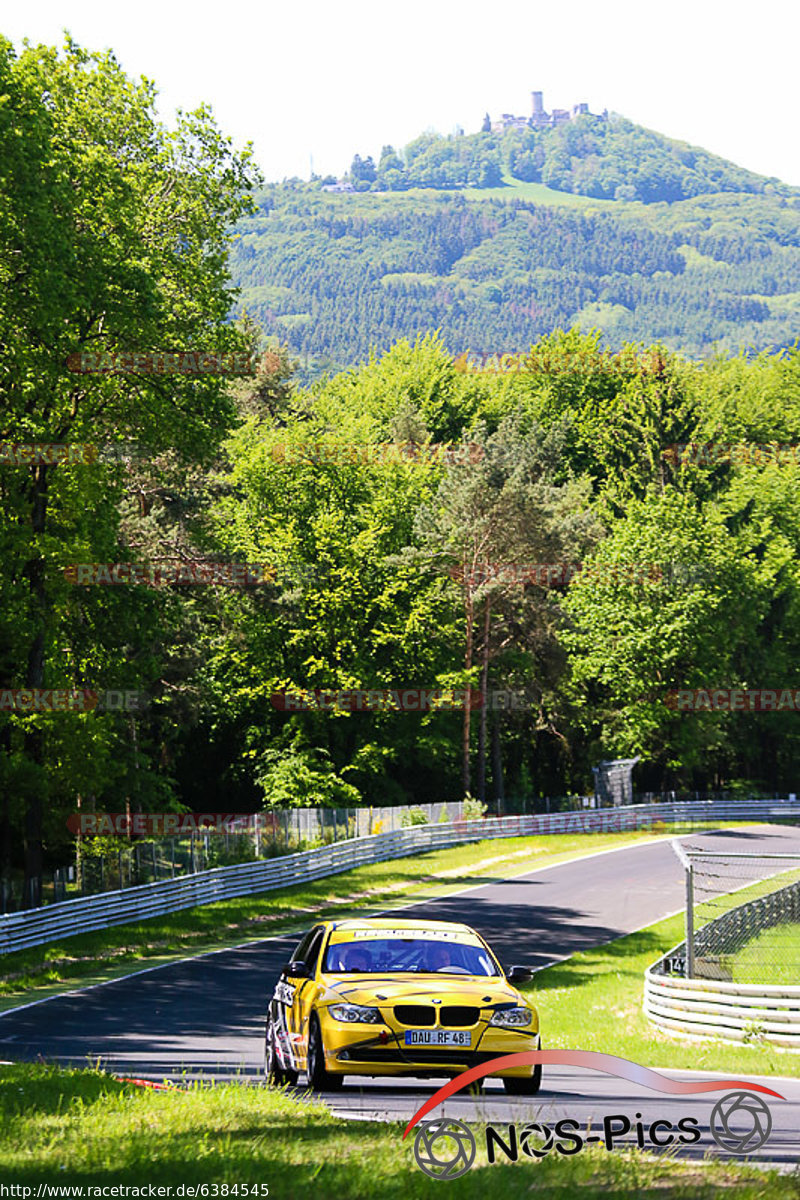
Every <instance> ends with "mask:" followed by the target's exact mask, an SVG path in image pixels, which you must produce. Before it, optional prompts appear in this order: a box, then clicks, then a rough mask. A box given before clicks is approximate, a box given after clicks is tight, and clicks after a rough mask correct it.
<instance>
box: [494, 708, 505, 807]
mask: <svg viewBox="0 0 800 1200" xmlns="http://www.w3.org/2000/svg"><path fill="white" fill-rule="evenodd" d="M492 776H493V779H494V798H495V802H496V805H497V815H498V817H502V815H503V813H504V812H505V807H506V797H505V787H504V785H503V754H502V747H501V745H500V714H499V713H494V714H493V715H492Z"/></svg>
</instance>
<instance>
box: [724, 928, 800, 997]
mask: <svg viewBox="0 0 800 1200" xmlns="http://www.w3.org/2000/svg"><path fill="white" fill-rule="evenodd" d="M725 962H726V966H728V968H729V969H730V972H731V975H732V976H733V982H734V983H767V984H786V986H787V987H797V983H798V979H800V925H798V924H794V925H788V924H787V925H775V926H773V927H772V929H765V930H764V932H763V933H760V934H759V935H758V937H755V938H752V939H751V940H750V941H749V942H748V943H747V945H746V946H743V947H742V949H741V950H739V952H738V953H737V954H734V955H731V956H730V957H726V959H725Z"/></svg>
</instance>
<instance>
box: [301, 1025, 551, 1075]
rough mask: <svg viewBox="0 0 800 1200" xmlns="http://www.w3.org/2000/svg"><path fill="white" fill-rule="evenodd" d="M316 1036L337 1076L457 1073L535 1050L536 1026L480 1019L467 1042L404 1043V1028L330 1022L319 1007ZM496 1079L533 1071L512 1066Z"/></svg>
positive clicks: (537, 1041)
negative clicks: (506, 1025)
mask: <svg viewBox="0 0 800 1200" xmlns="http://www.w3.org/2000/svg"><path fill="white" fill-rule="evenodd" d="M319 1018H320V1027H321V1029H322V1040H323V1043H324V1045H325V1066H326V1069H327V1070H328V1071H330V1072H331V1073H332V1074H338V1075H372V1076H375V1075H390V1076H395V1075H414V1076H423V1075H428V1076H440V1075H458V1074H460V1073H461V1072H462V1071H467V1070H469V1068H470V1067H476V1066H479V1065H481V1064H483V1063H486V1062H489V1061H490V1059H493V1058H499V1057H500V1056H501V1055H503V1054H517V1053H520V1052H523V1051H525V1050H538V1049H539V1048H540V1046H541V1038H540V1036H539V1029H538V1024H537V1023H536V1021H535V1020H534V1022H533V1023H532V1024H531V1025H529V1026H527V1027H526V1028H525V1030H524V1031H523V1030H520V1029H501V1028H499V1027H496V1026H492V1025H489V1024H488V1022H487V1021H484V1020H481V1021H480V1022H479V1023H478V1025H476V1026H474V1027H472V1028H471V1029H470V1030H469V1032H470V1033H471V1035H472V1039H471V1045H470V1046H469V1047H468V1048H467V1047H460V1046H406V1045H405V1043H404V1035H405V1031H406V1030H405V1027H400V1026H398V1025H395V1023H394V1022H387V1023H386V1024H383V1025H362V1024H353V1025H348V1024H345V1023H344V1022H340V1021H334V1020H333V1019H332V1018H331V1017H330V1016H328V1014H327V1013H326V1011H325V1010H324V1009H322V1010H320V1012H319ZM497 1074H498V1077H499V1078H516V1079H524V1078H528V1077H530V1076H531V1075H532V1074H533V1068H532V1067H527V1066H523V1067H512V1068H511V1069H509V1070H505V1071H498V1073H497Z"/></svg>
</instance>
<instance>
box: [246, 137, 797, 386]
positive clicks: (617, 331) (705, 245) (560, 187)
mask: <svg viewBox="0 0 800 1200" xmlns="http://www.w3.org/2000/svg"><path fill="white" fill-rule="evenodd" d="M584 126H585V128H584V129H583V132H581V129H582V127H584ZM598 130H599V131H601V132H598ZM531 139H533V140H534V141H537V140H538V143H543V142H544V141H546V140H547V139H549V143H548V145H549V147H550V148H549V149H548V150H547V153H546V154H545V158H544V159H543V160H542V161H541V162H540V165H539V166H537V167H535V169H534V166H530V163H529V164H528V165H529V167H530V169H528V167H526V163H528V160H527V159H525V158H524V155H526V154H532V153H533V151H530V150H526V149H525V148H524V147H525V145H526V142H529V141H531ZM490 144H494V145H495V147H496V153H497V162H496V165H497V169H498V170H497V172H495V171H494V170H484V169H483V168H482V167H481V164H480V161H479V160H476V161H473V160H470V162H471V165H469V169H466V170H465V171H464V172H463V173H462V176H461V178H463V179H465V180H466V181H467V182H468V186H465V187H451V188H449V189H448V190H442V188H441V186H440V185H439V184H438V183H437V182H436V180H438V179H440V178H442V177H444V176H437V175H436V174H435V173H433V174H432V172H434V166H432V165H431V162H432V160H433V159H435V158H436V157H437V156H438V159H439V160H440V161H439V163H438V166H437V167H436V168H435V170H439V171H443V172H445V175H446V174H447V167H448V162H452V161H454V160H452V156H451V159H448V158H447V155H446V154H445V153H444V151H445V150H446V149H447V148H448V147H449V148H450V150H451V151H452V152H453V154H456V153H457V154H458V155H461V156H462V157H463V156H464V155H465V154H466V148H469V147H473V148H475V147H479V146H480V145H483V147H484V149H486V148H487V147H489V146H490ZM567 144H568V145H570V146H571V147H572V148H573V149H575V148H576V147H577V148H578V150H580V149H581V148H582V150H583V152H584V153H583V154H582V156H581V154H575V155H573V156H572V157H571V158H568V159H567V160H564V159H563V155H562V161H567V164H568V167H569V169H568V170H567V169H566V167H565V169H564V171H563V172H562V174H561V175H560V176H559V175H557V173H556V172H555V171H554V170H550V169H549V168H548V163H552V162H553V161H555V156H556V149H555V148H557V147H559V146H561V147H562V148H563V146H564V145H567ZM634 146H635V147H638V151H637V152H636V153H634V152H633V150H632V149H631V147H634ZM540 148H541V147H540ZM534 149H535V147H534ZM390 150H391V147H386V148H385V153H384V155H382V156H381V161H380V163H379V165H378V167H377V168H374V172H375V179H374V180H373V182H372V183H369V182H367V181H366V180H361V181H360V182H358V183H356V184H355V185H354V186H356V187H358V189H359V190H358V191H356V192H350V193H346V194H333V193H330V192H327V191H324V190H323V189H322V185H321V184H320V182H319V181H316V182H313V183H309V184H302V183H299V182H297V181H291V182H288V183H284V184H275V185H272V186H270V187H268V188H267V189H265V190H264V192H263V193H262V194H261V195H260V198H259V204H260V207H259V212H258V214H257V215H256V216H253V217H251V218H248V219H246V220H244V221H242V222H241V223H240V225H239V226H238V230H237V231H238V233H239V234H240V237H239V239H238V240H237V243H236V247H235V251H234V254H233V259H232V263H233V270H234V276H235V282H236V283H237V285H238V286H240V287H241V288H242V298H241V307H243V308H246V309H247V310H248V311H249V312H250V313H251V315H253V316H254V317H256V318H257V319H258V320H259V321H260V322H261V324H262V325H263V327H264V329H265V330H266V332H267V333H268V334H270V335H272V336H274V337H277V338H278V339H279V340H281V341H287V342H288V344H289V346H290V348H291V349H292V351H294V352H295V353H296V354H298V355H299V356H300V358H301V361H302V362H303V364H304V366H305V368H306V372H307V374H308V375H313V374H315V373H317V372H318V371H319V370H322V369H325V368H328V367H332V366H344V365H347V364H349V363H352V362H355V361H359V360H361V359H363V358H364V357H365V356H366V355H367V354H368V353H369V351H370V349H371V348H376V349H381V348H385V347H388V346H389V345H391V344H392V343H393V342H394V341H396V340H397V338H399V337H403V336H405V337H411V338H413V337H414V336H415V335H416V334H417V333H418V332H421V331H426V330H430V329H437V328H438V329H440V330H441V331H442V335H443V337H444V339H445V341H446V343H447V344H448V346H449V347H450V348H451V350H453V351H454V352H456V353H458V352H461V351H463V350H466V349H468V348H469V349H471V350H473V351H476V352H481V351H489V352H493V351H496V350H519V349H521V348H524V347H527V346H528V345H530V343H531V342H532V341H534V340H536V339H537V338H538V337H539V336H541V335H542V334H543V333H546V332H549V331H550V330H551V329H553V328H556V327H570V326H572V325H578V326H580V327H582V328H587V329H588V328H592V327H595V328H600V329H602V330H603V332H604V334H605V337H606V341H607V342H608V344H609V345H611V346H614V347H615V346H618V345H620V344H621V343H623V342H625V341H629V340H633V341H647V342H653V341H660V342H663V343H664V344H665V345H667V346H668V347H670V348H671V349H674V350H680V351H682V352H684V353H686V354H688V355H690V356H693V357H699V356H703V355H705V354H707V353H708V352H709V351H711V349H712V348H714V347H716V348H718V349H721V350H724V351H728V352H730V351H733V352H735V351H738V350H739V349H741V348H747V349H756V350H760V349H765V348H777V347H782V346H786V345H789V344H791V343H792V342H793V341H794V340H795V339H796V337H797V336H798V334H800V191H798V190H797V189H792V188H789V187H787V186H786V185H783V184H779V183H776V182H774V181H769V180H764V179H763V178H762V177H760V176H757V175H753V174H751V173H750V172H747V171H744V170H742V169H741V168H738V167H736V166H734V165H733V164H730V163H726V162H724V160H721V159H716V158H714V156H712V155H710V154H707V153H706V152H705V151H698V150H693V149H692V148H690V147H687V148H684V147H683V146H682V144H681V143H675V142H670V141H669V140H668V139H666V138H662V137H660V135H655V134H650V133H649V131H647V130H642V129H640V128H639V127H638V126H633V125H632V124H631V123H630V122H622V123H615V122H613V121H611V122H603V121H601V120H600V119H599V118H583V117H581V118H579V119H577V120H575V121H572V122H570V123H569V124H567V125H565V126H563V127H561V128H559V129H554V130H550V131H539V130H536V131H534V130H524V131H518V130H510V131H508V132H506V133H505V134H503V135H502V136H497V135H494V134H473V135H469V136H465V137H460V138H449V139H448V138H438V137H436V136H435V135H428V134H426V135H424V136H423V138H420V139H417V142H415V143H412V144H411V146H410V147H407V148H406V151H405V152H404V155H403V158H402V159H400V158H399V157H398V156H395V158H396V159H397V161H399V162H400V163H401V165H402V164H403V163H405V164H406V168H405V169H406V171H407V176H406V178H405V179H404V180H401V181H399V182H398V178H397V176H398V175H399V168H398V167H397V166H391V167H386V163H388V162H390V161H393V160H391V159H390V157H389V151H390ZM688 151H691V152H692V158H691V163H689V161H688V160H687V161H685V162H683V164H682V165H683V174H681V173H680V172H679V171H678V170H677V167H676V163H680V161H681V155H683V156H684V158H685V156H686V154H687V153H688ZM475 153H477V150H475ZM559 153H560V151H559ZM392 154H394V152H393V151H392ZM548 155H549V156H550V157H548ZM626 156H627V157H626ZM538 157H539V159H541V157H542V156H541V155H539V156H538ZM459 161H460V159H459ZM530 161H531V162H532V161H533V160H530ZM421 162H422V163H423V165H424V166H425V169H424V170H422V168H421V167H420V163H421ZM368 163H369V160H367V164H368ZM426 163H427V165H425V164H426ZM363 168H364V163H362V164H361V168H357V170H360V169H363ZM367 169H368V168H367ZM511 170H515V171H517V172H518V173H525V172H526V171H527V173H528V174H538V176H539V178H538V179H536V178H534V179H519V178H515V177H514V176H513V175H512V174H510V171H511ZM393 172H394V174H392V173H393ZM498 172H499V174H498ZM626 172H627V173H626ZM387 178H388V180H389V182H390V183H391V184H393V185H394V186H395V187H397V188H398V190H386V189H384V190H382V188H383V183H385V181H386V179H387ZM410 178H425V179H426V180H427V185H426V186H424V187H407V186H406V184H407V183H408V180H409V179H410ZM476 178H479V179H482V180H483V183H484V184H485V185H486V186H479V185H477V184H475V183H474V182H472V183H470V182H469V181H471V180H472V181H474V180H475V179H476ZM645 179H649V181H650V183H649V184H648V185H647V186H648V187H649V194H650V196H651V199H650V200H649V202H647V203H645V202H644V201H643V200H636V199H630V198H627V199H621V198H613V197H619V196H620V194H621V193H622V194H624V195H625V196H629V195H630V189H631V188H633V189H634V190H636V189H638V190H640V191H641V190H643V189H644V188H645V184H644V182H643V181H644V180H645ZM670 180H671V181H672V183H670V182H669V181H670ZM401 183H402V185H403V187H402V188H401V187H400V184H401ZM554 185H557V186H554ZM669 188H671V189H672V193H673V194H676V195H677V194H680V195H683V193H685V192H686V191H687V190H691V189H694V193H695V194H691V195H688V196H684V198H681V199H674V198H673V199H669V200H664V199H660V200H653V199H652V195H653V194H655V193H656V192H658V191H659V190H660V191H664V190H665V189H667V190H669ZM734 189H738V190H734ZM581 190H582V191H583V192H584V193H588V194H583V195H580V194H578V193H579V192H580V191H581ZM601 192H603V193H606V194H607V193H611V197H612V198H609V197H608V195H606V196H599V195H595V193H601Z"/></svg>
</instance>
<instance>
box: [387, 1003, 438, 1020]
mask: <svg viewBox="0 0 800 1200" xmlns="http://www.w3.org/2000/svg"><path fill="white" fill-rule="evenodd" d="M394 1015H395V1017H396V1019H397V1021H398V1022H399V1024H400V1025H435V1024H436V1009H435V1008H434V1007H433V1005H432V1004H396V1005H395V1006H394Z"/></svg>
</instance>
